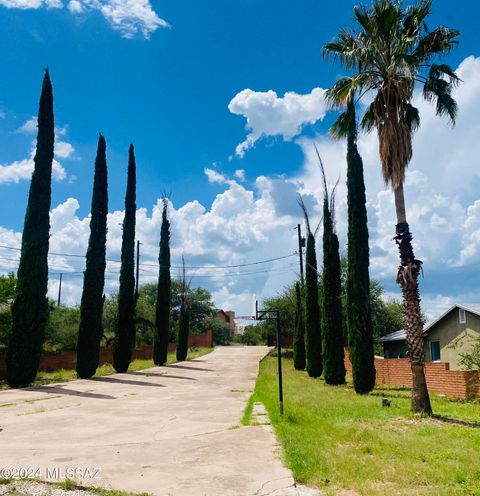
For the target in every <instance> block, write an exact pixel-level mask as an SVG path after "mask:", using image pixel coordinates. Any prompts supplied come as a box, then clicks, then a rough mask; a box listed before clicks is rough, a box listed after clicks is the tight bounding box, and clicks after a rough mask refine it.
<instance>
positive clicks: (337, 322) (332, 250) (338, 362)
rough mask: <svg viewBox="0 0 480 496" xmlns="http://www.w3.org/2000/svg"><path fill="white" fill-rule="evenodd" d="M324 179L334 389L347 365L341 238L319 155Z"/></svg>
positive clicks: (326, 355)
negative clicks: (336, 229) (345, 359)
mask: <svg viewBox="0 0 480 496" xmlns="http://www.w3.org/2000/svg"><path fill="white" fill-rule="evenodd" d="M316 152H317V155H318V160H319V164H320V169H321V172H322V177H323V189H324V200H323V286H322V289H323V291H322V296H321V301H322V304H321V308H322V338H323V341H322V350H323V376H324V378H325V382H326V383H327V384H331V385H338V384H344V383H345V363H344V351H343V345H344V344H343V326H342V300H341V298H342V283H341V267H340V253H339V243H338V237H337V235H336V233H335V228H334V220H335V219H334V216H335V188H334V189H333V191H332V193H331V195H329V193H328V187H327V181H326V179H325V170H324V168H323V164H322V160H321V158H320V155H319V154H318V150H316Z"/></svg>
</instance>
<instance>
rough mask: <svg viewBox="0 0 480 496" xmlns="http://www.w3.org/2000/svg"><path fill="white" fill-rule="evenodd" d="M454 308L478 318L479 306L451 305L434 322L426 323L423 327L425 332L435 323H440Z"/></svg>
mask: <svg viewBox="0 0 480 496" xmlns="http://www.w3.org/2000/svg"><path fill="white" fill-rule="evenodd" d="M456 308H463V310H466V311H467V312H470V313H473V314H475V315H478V316H479V317H480V305H479V304H476V303H467V304H463V303H456V304H455V305H452V306H451V307H450V308H449V309H448V310H447V311H446V312H444V313H442V315H440V317H437V318H436V319H435V320H432V321H431V322H428V323H427V325H426V326H425V332H428V331H429V329H430V328H431V327H433V326H434V325H435V324H436V323H437V322H440V321H441V320H442V319H443V318H444V317H446V316H447V315H448V314H449V313H450V312H451V311H452V310H455V309H456Z"/></svg>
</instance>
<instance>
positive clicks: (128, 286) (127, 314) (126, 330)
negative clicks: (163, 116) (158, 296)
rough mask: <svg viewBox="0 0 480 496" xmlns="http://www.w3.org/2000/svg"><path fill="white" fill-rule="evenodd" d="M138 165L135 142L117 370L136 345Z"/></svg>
mask: <svg viewBox="0 0 480 496" xmlns="http://www.w3.org/2000/svg"><path fill="white" fill-rule="evenodd" d="M135 197H136V165H135V152H134V149H133V145H132V144H130V148H129V150H128V179H127V193H126V196H125V219H124V221H123V235H122V259H121V260H122V265H121V267H120V288H119V291H118V322H117V330H116V336H115V346H114V353H113V366H114V368H115V370H116V371H117V372H126V371H127V370H128V366H129V365H130V362H131V361H132V350H133V346H134V344H135V320H134V319H135V274H134V272H135V262H134V260H135V215H136V212H137V207H136V204H135Z"/></svg>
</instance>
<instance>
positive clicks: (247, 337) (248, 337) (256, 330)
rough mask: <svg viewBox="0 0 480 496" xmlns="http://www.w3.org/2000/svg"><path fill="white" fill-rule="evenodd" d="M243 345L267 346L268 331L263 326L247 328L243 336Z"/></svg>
mask: <svg viewBox="0 0 480 496" xmlns="http://www.w3.org/2000/svg"><path fill="white" fill-rule="evenodd" d="M242 343H243V344H246V345H247V346H258V345H261V344H266V343H267V329H266V328H265V326H263V325H258V326H247V327H245V330H244V331H243V335H242Z"/></svg>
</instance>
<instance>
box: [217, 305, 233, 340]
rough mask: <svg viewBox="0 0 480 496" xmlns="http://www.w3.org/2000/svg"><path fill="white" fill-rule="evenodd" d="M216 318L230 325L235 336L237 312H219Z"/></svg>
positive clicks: (231, 332)
mask: <svg viewBox="0 0 480 496" xmlns="http://www.w3.org/2000/svg"><path fill="white" fill-rule="evenodd" d="M215 317H216V318H217V319H219V320H221V321H222V322H226V323H227V324H228V326H229V328H230V334H231V335H232V336H233V335H234V334H235V312H232V311H231V310H227V311H225V310H217V313H216V315H215Z"/></svg>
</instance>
